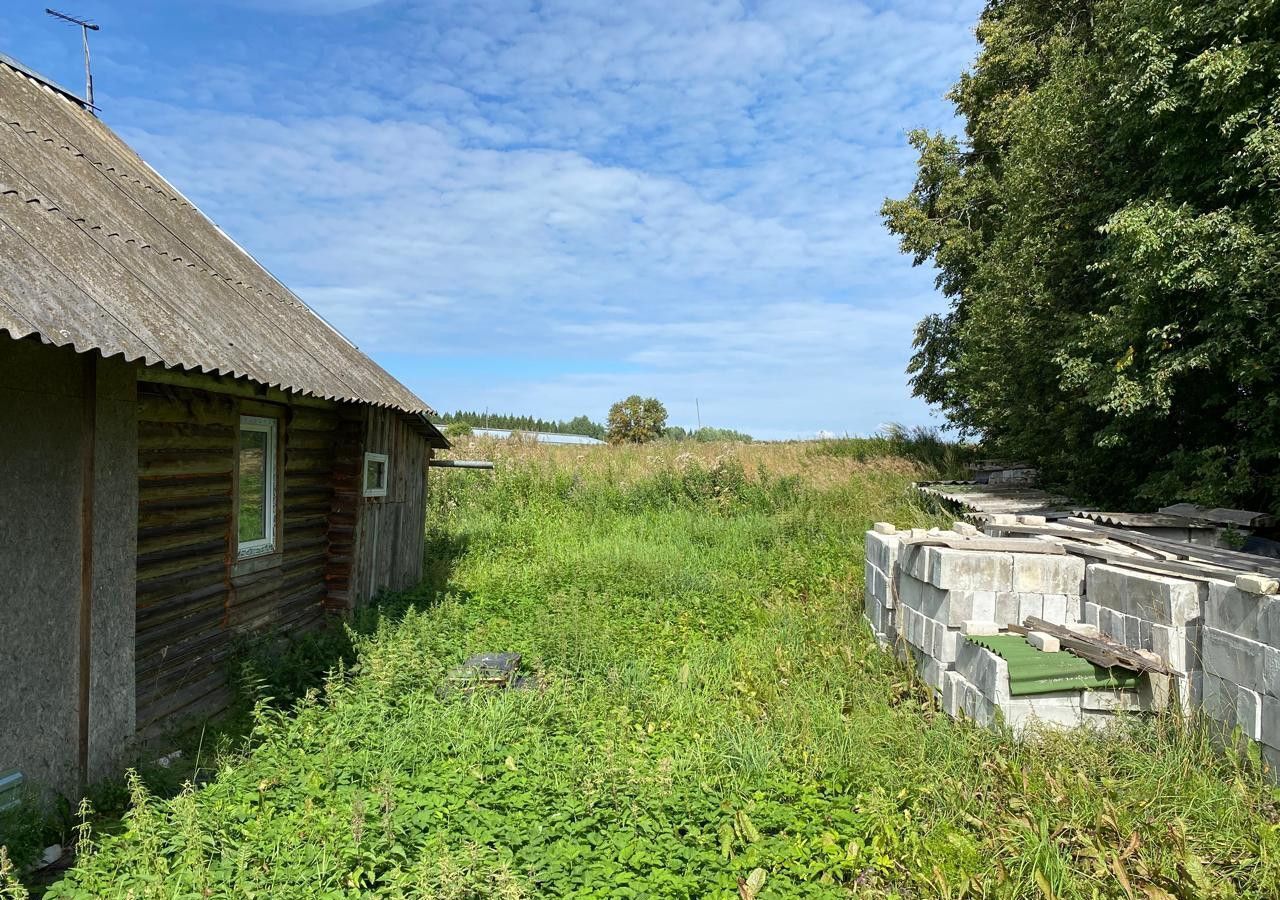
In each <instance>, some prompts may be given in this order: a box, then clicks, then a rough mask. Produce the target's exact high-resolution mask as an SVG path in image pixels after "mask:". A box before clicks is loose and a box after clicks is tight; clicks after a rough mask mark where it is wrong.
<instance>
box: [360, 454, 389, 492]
mask: <svg viewBox="0 0 1280 900" xmlns="http://www.w3.org/2000/svg"><path fill="white" fill-rule="evenodd" d="M364 486H365V487H366V488H368V489H369V490H376V489H377V488H384V487H386V486H387V464H386V463H385V462H383V461H382V460H380V459H370V460H369V462H368V468H366V469H365V472H364Z"/></svg>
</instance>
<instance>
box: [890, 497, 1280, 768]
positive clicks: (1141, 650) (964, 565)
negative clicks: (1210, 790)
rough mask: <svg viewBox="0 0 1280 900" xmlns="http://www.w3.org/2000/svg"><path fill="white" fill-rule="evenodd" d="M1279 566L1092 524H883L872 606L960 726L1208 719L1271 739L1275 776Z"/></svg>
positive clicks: (1026, 519)
mask: <svg viewBox="0 0 1280 900" xmlns="http://www.w3.org/2000/svg"><path fill="white" fill-rule="evenodd" d="M1157 544H1158V546H1157ZM1272 563H1274V561H1272V560H1266V559H1263V558H1260V557H1252V556H1248V555H1245V554H1239V553H1231V552H1228V551H1221V550H1204V549H1203V548H1196V547H1193V546H1191V545H1185V546H1184V547H1176V546H1173V545H1172V544H1171V542H1166V541H1159V542H1155V543H1153V542H1152V541H1150V540H1149V539H1147V538H1144V537H1143V536H1141V535H1137V536H1134V535H1128V534H1124V535H1119V536H1117V535H1116V534H1115V530H1114V529H1100V528H1097V527H1094V526H1092V525H1091V524H1090V523H1088V522H1086V521H1084V520H1080V519H1070V518H1068V519H1065V520H1063V521H1058V522H1049V521H1046V520H1045V519H1044V518H1043V517H1040V516H1012V515H1009V516H994V517H991V518H990V519H989V520H988V521H986V522H985V523H984V525H983V529H982V530H981V531H980V530H979V529H978V528H976V527H974V525H972V524H969V523H965V522H957V523H955V524H954V526H953V527H952V529H951V530H947V531H942V530H939V529H932V530H930V531H924V530H922V529H914V530H910V531H899V530H898V529H897V528H895V527H894V526H893V525H891V524H888V523H883V522H881V523H877V524H876V525H875V526H874V528H873V529H872V530H871V531H869V532H867V536H866V595H865V602H864V613H865V615H866V618H867V620H868V622H869V623H870V624H871V628H872V630H873V631H874V632H875V634H876V637H877V639H878V640H879V642H880V643H881V645H882V646H883V647H885V648H886V649H892V650H893V651H894V652H896V653H897V654H898V655H899V657H900V658H902V659H904V660H907V661H910V662H912V663H913V664H914V666H915V668H916V671H917V672H918V673H919V675H920V677H921V678H922V679H923V680H924V681H925V682H927V683H928V684H929V685H931V686H932V687H933V689H934V692H935V695H936V697H937V699H938V700H939V702H940V703H941V705H942V707H943V708H944V709H945V711H946V712H947V713H948V714H949V715H951V716H952V717H955V718H960V717H962V716H963V717H967V718H969V719H971V720H973V721H975V722H976V723H978V724H981V725H984V726H987V725H992V724H995V723H997V722H1001V721H1002V722H1004V723H1005V724H1006V725H1008V726H1010V727H1011V728H1013V730H1014V731H1021V730H1023V729H1025V728H1026V727H1027V726H1028V725H1030V724H1032V723H1038V724H1040V725H1048V726H1061V727H1077V726H1081V725H1085V726H1093V725H1105V724H1106V723H1107V722H1108V721H1109V720H1110V719H1111V718H1112V717H1113V716H1114V715H1115V714H1116V713H1118V712H1121V711H1124V712H1130V713H1145V712H1153V711H1157V710H1160V709H1164V708H1166V707H1169V706H1173V707H1175V708H1177V709H1178V710H1180V711H1181V712H1183V713H1191V712H1193V711H1196V710H1199V711H1202V712H1203V713H1204V714H1205V715H1206V716H1207V717H1208V718H1209V719H1210V720H1212V721H1213V722H1215V723H1218V724H1219V725H1220V726H1221V730H1222V733H1223V736H1224V738H1225V737H1226V736H1228V735H1231V734H1236V735H1237V737H1240V736H1242V737H1244V738H1247V739H1248V740H1249V741H1252V742H1256V743H1258V744H1259V745H1260V750H1261V755H1262V757H1263V758H1264V760H1265V761H1266V762H1267V764H1268V765H1269V767H1270V769H1271V771H1272V777H1273V779H1276V778H1277V776H1276V773H1277V772H1280V596H1277V593H1278V592H1280V582H1278V579H1277V577H1276V575H1277V574H1280V572H1277V571H1275V567H1274V566H1273V565H1272ZM1236 729H1239V731H1238V732H1236ZM1277 780H1280V779H1277Z"/></svg>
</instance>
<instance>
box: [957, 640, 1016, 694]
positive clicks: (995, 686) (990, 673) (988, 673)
mask: <svg viewBox="0 0 1280 900" xmlns="http://www.w3.org/2000/svg"><path fill="white" fill-rule="evenodd" d="M955 667H956V671H958V672H959V673H960V674H961V675H963V676H964V677H965V678H966V679H967V680H968V681H969V682H970V683H971V684H973V686H974V687H976V688H977V689H978V690H979V691H980V692H981V693H982V695H983V696H984V697H986V698H987V699H988V700H990V701H992V702H994V703H1002V702H1004V701H1005V700H1006V699H1008V697H1009V664H1008V663H1007V662H1005V660H1004V659H1003V658H1002V657H999V656H997V655H996V654H994V653H992V652H991V651H990V650H988V649H986V648H985V647H980V646H978V645H977V644H975V643H973V642H972V641H966V640H962V641H961V642H960V644H959V646H958V647H957V648H956V663H955Z"/></svg>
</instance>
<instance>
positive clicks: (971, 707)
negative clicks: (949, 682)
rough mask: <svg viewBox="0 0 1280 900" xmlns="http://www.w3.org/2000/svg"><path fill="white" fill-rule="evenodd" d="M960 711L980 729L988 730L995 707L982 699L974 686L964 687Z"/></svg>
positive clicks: (992, 719)
mask: <svg viewBox="0 0 1280 900" xmlns="http://www.w3.org/2000/svg"><path fill="white" fill-rule="evenodd" d="M961 709H962V710H963V712H964V714H965V716H967V717H968V718H969V719H971V720H972V721H973V723H974V724H975V725H979V726H981V727H982V728H989V727H990V726H991V723H992V722H994V721H995V718H996V705H995V704H994V703H992V702H991V701H990V700H988V699H987V698H986V697H984V696H983V695H982V692H981V691H980V690H979V689H978V687H977V686H976V685H974V684H966V685H965V690H964V699H963V701H962V704H961Z"/></svg>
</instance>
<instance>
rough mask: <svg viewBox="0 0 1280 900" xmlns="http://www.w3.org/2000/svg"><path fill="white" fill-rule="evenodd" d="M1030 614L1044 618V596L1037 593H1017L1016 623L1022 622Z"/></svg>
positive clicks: (1029, 616)
mask: <svg viewBox="0 0 1280 900" xmlns="http://www.w3.org/2000/svg"><path fill="white" fill-rule="evenodd" d="M1032 616H1035V617H1036V618H1037V619H1043V618H1044V597H1042V596H1040V595H1039V594H1018V624H1019V625H1021V624H1024V623H1025V622H1026V621H1027V619H1029V618H1031V617H1032Z"/></svg>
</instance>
